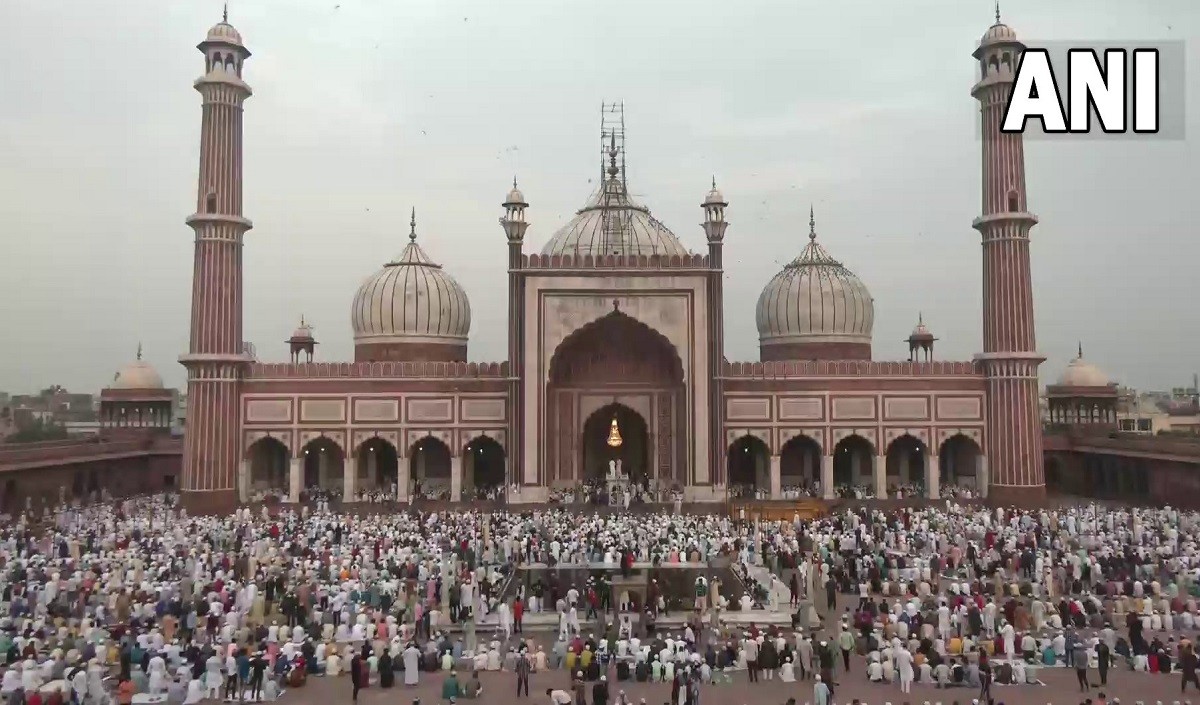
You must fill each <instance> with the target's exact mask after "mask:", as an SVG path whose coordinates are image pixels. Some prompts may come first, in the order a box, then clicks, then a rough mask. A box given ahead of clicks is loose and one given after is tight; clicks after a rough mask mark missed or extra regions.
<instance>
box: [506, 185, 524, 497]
mask: <svg viewBox="0 0 1200 705" xmlns="http://www.w3.org/2000/svg"><path fill="white" fill-rule="evenodd" d="M501 205H503V206H504V217H503V218H501V219H500V227H502V228H504V234H505V236H506V237H507V239H508V377H509V387H508V399H509V403H510V408H509V410H508V418H509V419H510V421H509V427H508V454H507V461H508V468H507V470H508V480H507V481H508V482H509V483H517V484H525V483H524V477H523V468H524V467H525V461H524V458H525V448H524V440H525V434H524V431H523V429H522V424H523V423H524V421H523V420H524V418H525V401H524V399H525V387H524V381H523V380H524V373H525V355H524V350H525V347H524V340H525V279H524V278H523V276H522V273H521V249H522V247H523V246H524V243H525V231H526V230H527V229H528V228H529V222H528V221H526V220H525V209H526V208H528V207H529V204H528V203H526V202H525V194H523V193H521V189H519V188H517V177H515V176H514V177H513V186H512V190H511V191H509V192H508V196H506V197H505V198H504V203H503V204H501Z"/></svg>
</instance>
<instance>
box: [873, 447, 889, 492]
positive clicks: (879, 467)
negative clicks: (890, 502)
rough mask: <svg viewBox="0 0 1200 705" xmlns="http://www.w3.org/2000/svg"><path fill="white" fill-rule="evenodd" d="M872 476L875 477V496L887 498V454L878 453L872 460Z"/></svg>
mask: <svg viewBox="0 0 1200 705" xmlns="http://www.w3.org/2000/svg"><path fill="white" fill-rule="evenodd" d="M871 476H872V477H873V478H874V479H875V497H876V498H877V499H886V498H887V456H886V455H876V456H875V457H874V459H873V460H872V462H871Z"/></svg>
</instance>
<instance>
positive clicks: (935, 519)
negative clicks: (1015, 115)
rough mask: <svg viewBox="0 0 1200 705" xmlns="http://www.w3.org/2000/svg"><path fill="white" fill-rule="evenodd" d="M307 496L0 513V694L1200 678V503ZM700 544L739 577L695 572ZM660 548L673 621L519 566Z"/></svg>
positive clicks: (979, 688)
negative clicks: (689, 503)
mask: <svg viewBox="0 0 1200 705" xmlns="http://www.w3.org/2000/svg"><path fill="white" fill-rule="evenodd" d="M309 499H310V503H309V504H307V505H303V506H299V507H297V506H292V505H283V506H281V507H277V508H275V509H272V510H268V509H267V508H266V507H263V508H261V509H256V510H253V511H252V510H251V509H249V508H242V509H239V510H238V511H237V512H235V513H233V514H231V515H228V516H221V517H200V516H189V515H188V514H187V513H186V512H184V511H183V510H182V509H180V508H179V507H178V506H177V502H176V498H175V497H173V496H171V495H159V496H153V497H144V498H137V499H129V500H124V501H119V502H107V503H101V504H97V505H93V506H89V507H62V508H59V509H58V510H56V511H54V512H52V513H50V514H49V515H47V516H44V517H35V516H33V515H32V514H29V513H27V514H25V515H21V516H19V517H13V518H12V520H11V521H10V522H8V523H7V524H5V525H4V526H3V527H0V567H2V573H0V593H2V594H0V610H2V612H0V614H2V616H0V654H2V656H0V660H2V661H3V668H4V673H3V676H2V679H0V698H2V699H3V700H4V701H5V702H7V703H14V704H16V703H32V704H33V705H41V703H42V702H46V704H47V705H50V703H55V702H62V701H65V700H70V701H71V702H73V703H76V704H77V705H100V703H104V702H107V701H108V700H109V699H114V700H115V702H118V703H126V702H129V699H130V698H131V697H132V695H133V694H135V693H149V694H153V695H166V696H168V697H169V698H170V699H172V700H175V701H179V702H186V703H195V702H197V701H199V700H201V699H204V698H217V697H226V698H237V699H241V698H243V697H246V698H249V699H253V700H271V699H274V698H276V697H278V696H279V694H280V693H281V692H283V691H284V690H285V689H293V688H301V687H304V685H305V683H306V681H307V679H308V678H309V677H310V676H315V675H322V676H325V677H338V676H340V675H341V674H348V676H349V679H348V680H349V681H350V682H351V684H352V685H353V688H354V690H355V695H357V690H358V689H360V688H362V687H367V686H380V687H391V686H392V685H393V684H394V683H395V680H396V677H397V674H401V675H400V678H401V680H402V681H403V682H405V683H410V684H412V683H417V682H418V680H419V679H420V677H421V675H420V674H421V673H422V672H423V671H426V672H434V671H437V672H440V673H441V675H440V676H439V677H441V678H443V679H444V681H445V682H444V685H443V694H445V693H450V692H453V693H454V694H455V697H460V696H461V697H470V696H471V695H472V694H473V695H478V694H479V693H480V692H481V688H482V685H481V684H480V683H481V682H480V681H479V677H478V675H477V674H478V673H479V672H487V671H496V670H509V671H512V672H513V673H514V674H515V675H516V677H517V679H518V684H519V683H520V680H521V678H522V674H524V675H523V678H524V680H525V683H524V688H525V691H526V692H527V691H528V679H529V674H530V673H531V672H537V671H542V670H553V669H556V668H561V669H564V670H567V671H569V672H570V673H571V674H572V683H573V685H572V692H571V693H569V694H568V695H569V697H571V699H572V702H577V697H576V696H577V695H578V694H579V692H581V691H580V689H591V690H592V692H593V694H595V693H596V692H599V691H601V690H604V691H606V689H607V687H608V684H609V683H610V682H616V683H620V682H621V681H625V680H630V681H662V682H669V683H671V684H672V686H671V688H672V690H671V693H672V695H671V697H672V702H673V703H676V704H677V705H697V703H698V699H699V698H700V697H702V696H700V692H701V690H700V689H701V688H702V687H704V686H707V685H709V684H713V683H717V684H720V683H723V682H726V681H727V680H728V679H729V678H730V674H731V673H735V672H743V671H744V672H745V673H747V674H748V677H749V678H750V680H752V681H753V680H759V679H775V678H778V679H779V680H780V681H783V682H795V681H804V680H806V679H812V680H813V682H814V684H815V685H814V686H813V698H815V699H817V700H818V701H819V700H820V697H825V698H827V700H826V702H829V700H828V698H832V696H833V694H834V691H835V690H836V688H837V687H838V682H839V679H845V678H861V679H863V680H868V681H873V682H877V683H894V684H896V686H897V687H898V688H899V690H900V692H901V693H908V692H910V689H911V688H912V686H913V684H914V683H916V684H919V685H921V686H928V687H932V688H954V687H963V688H967V689H970V690H972V691H973V692H977V693H978V697H979V698H980V699H981V700H982V699H985V698H987V697H988V696H989V694H990V687H991V684H992V683H1012V684H1028V683H1036V682H1038V681H1039V680H1040V678H1041V674H1042V673H1043V671H1044V669H1046V668H1055V667H1065V668H1073V669H1075V670H1076V672H1077V673H1081V675H1079V683H1080V687H1081V689H1085V690H1086V689H1088V688H1090V680H1091V674H1098V675H1099V682H1100V683H1101V684H1102V685H1103V684H1105V683H1107V681H1108V678H1109V677H1110V669H1122V670H1132V671H1144V672H1147V673H1159V674H1162V673H1175V674H1178V675H1180V678H1181V679H1182V680H1183V684H1184V687H1186V685H1187V683H1189V682H1191V683H1193V684H1196V685H1197V686H1198V688H1200V681H1198V680H1197V672H1196V666H1197V664H1196V655H1195V653H1194V651H1193V648H1192V643H1191V641H1190V639H1189V638H1188V637H1189V634H1190V631H1191V630H1193V629H1196V628H1197V622H1198V621H1200V615H1198V613H1197V601H1196V595H1197V594H1198V592H1200V588H1198V585H1200V544H1198V542H1197V536H1198V535H1200V514H1196V513H1189V512H1179V511H1176V510H1173V509H1170V508H1160V509H1128V508H1107V507H1102V506H1098V505H1089V506H1077V507H1073V508H1066V509H1060V510H1049V509H1046V510H1037V511H1015V510H1007V511H1006V510H1003V509H989V508H984V507H977V506H959V505H956V504H953V503H947V504H946V505H945V506H939V507H929V508H924V509H897V510H886V511H885V510H879V509H868V508H858V509H853V510H846V511H844V512H842V513H838V514H835V515H832V516H827V517H823V518H818V519H814V520H804V519H801V518H800V517H799V516H797V517H794V518H793V519H792V520H790V521H773V522H755V521H743V520H738V519H735V518H732V517H728V516H723V515H720V514H715V513H714V514H704V515H699V514H684V513H682V512H681V511H679V508H678V507H677V508H676V509H675V511H664V512H660V513H650V514H647V513H641V514H637V515H634V514H625V513H619V512H617V513H607V514H587V513H586V512H579V511H573V508H571V507H565V506H564V507H558V508H552V509H549V510H545V509H543V510H539V511H520V508H519V507H518V506H514V507H512V508H511V509H510V510H507V511H497V512H483V511H477V510H476V511H469V510H459V511H442V512H432V513H431V512H423V511H419V510H408V511H396V512H388V513H384V512H380V513H376V514H360V515H357V516H354V515H347V514H343V513H339V512H338V511H337V505H338V497H337V496H336V494H323V493H314V494H313V495H312V496H310V497H309ZM677 501H678V500H677ZM718 562H721V563H724V564H728V565H731V566H732V567H733V572H734V575H735V576H736V577H737V582H741V583H742V585H738V584H736V582H732V583H730V584H726V585H719V584H718V583H716V582H714V581H712V580H711V575H710V577H709V578H706V577H705V576H704V574H705V572H706V571H707V570H708V568H706V566H713V565H716V564H717V563H718ZM672 564H676V565H677V566H678V567H681V568H682V567H684V566H698V568H697V570H698V571H699V572H700V573H701V576H700V577H698V578H697V579H696V581H695V584H694V585H692V586H689V587H688V588H687V589H688V590H689V591H690V593H691V594H689V595H687V596H685V599H683V600H682V602H683V605H682V606H683V614H684V616H685V617H686V619H685V620H684V622H683V623H682V624H681V625H677V624H674V623H673V625H672V626H671V627H666V626H660V625H665V622H664V621H661V620H663V619H665V618H666V617H667V616H668V615H666V614H664V613H666V612H668V611H669V610H671V609H672V608H673V607H678V606H679V602H680V601H681V600H680V599H679V598H680V595H678V594H677V595H674V598H675V600H674V605H673V604H672V603H671V602H669V601H668V599H667V598H668V595H666V594H665V588H664V589H663V592H660V593H658V594H655V593H654V592H653V591H651V592H649V593H648V594H646V595H644V596H640V597H641V599H637V598H631V597H629V596H627V595H625V594H614V593H613V590H612V588H611V587H610V586H608V585H607V584H606V579H605V578H604V577H601V578H599V579H592V580H590V581H586V582H585V581H582V580H581V581H580V582H579V583H575V582H569V581H559V580H558V579H557V578H555V577H554V574H553V573H552V574H551V577H550V578H548V579H542V578H541V577H536V578H535V577H526V576H535V575H541V574H539V573H536V572H535V571H529V570H525V569H526V568H530V567H533V566H542V567H548V568H553V569H558V570H562V569H567V568H571V567H578V568H588V567H590V568H595V567H596V566H601V567H603V568H606V569H608V571H609V572H611V573H612V574H613V575H616V574H617V573H618V572H628V571H629V570H630V569H631V568H633V567H634V566H637V565H650V566H664V565H665V566H671V565H672ZM656 589H657V588H656ZM839 596H840V601H839ZM847 601H849V602H847ZM788 604H790V605H791V607H790V608H789V607H788V606H787V605H788ZM689 608H690V609H689ZM756 610H762V612H761V614H762V615H764V616H765V615H767V614H768V613H769V612H770V611H772V610H787V611H793V610H794V614H793V615H792V619H791V626H790V627H789V628H786V629H785V628H782V627H781V626H778V625H777V626H768V627H763V628H759V627H757V626H755V625H754V624H753V623H752V622H753V621H755V620H754V618H753V617H751V618H750V619H749V620H747V619H741V620H732V619H731V618H729V615H730V614H731V613H732V612H734V611H741V612H751V613H755V611H756ZM538 613H549V614H553V615H556V617H557V619H556V620H555V621H554V622H553V626H551V627H549V632H548V636H547V638H546V639H545V640H542V641H539V640H538V639H537V638H536V637H531V636H529V635H528V633H527V630H526V629H523V623H524V622H525V621H526V620H527V617H528V615H530V614H538ZM460 672H461V673H463V674H464V675H465V674H468V673H471V674H474V675H472V676H470V677H465V678H463V679H462V680H461V681H460V679H459V677H458V674H459V673H460ZM476 686H479V687H478V688H477V687H476ZM564 692H565V691H564ZM43 697H44V698H45V701H43V700H42V698H43ZM554 697H557V696H554ZM605 697H606V698H607V695H606V696H605ZM55 699H57V701H56V700H55ZM805 699H807V697H806V698H805ZM605 702H606V701H605Z"/></svg>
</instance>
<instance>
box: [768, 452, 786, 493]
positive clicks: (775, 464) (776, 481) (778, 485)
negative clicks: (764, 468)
mask: <svg viewBox="0 0 1200 705" xmlns="http://www.w3.org/2000/svg"><path fill="white" fill-rule="evenodd" d="M771 499H783V478H782V477H781V470H780V468H779V456H778V455H772V456H771Z"/></svg>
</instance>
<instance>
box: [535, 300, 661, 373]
mask: <svg viewBox="0 0 1200 705" xmlns="http://www.w3.org/2000/svg"><path fill="white" fill-rule="evenodd" d="M613 365H624V366H626V367H631V369H629V370H625V371H623V374H624V375H625V379H626V380H628V379H629V378H630V376H631V375H632V376H634V377H641V376H646V377H647V378H648V379H652V380H653V381H655V382H657V383H658V384H670V385H676V384H678V385H682V384H683V381H684V374H683V361H682V360H681V359H680V357H679V350H678V349H677V348H676V347H675V345H674V344H672V343H671V341H670V340H669V339H667V337H666V336H664V335H663V334H662V333H660V332H658V331H657V330H655V329H654V328H652V327H650V326H648V325H646V324H645V323H643V322H642V321H640V320H638V319H636V318H634V317H633V316H630V315H628V314H625V313H623V312H622V311H620V310H617V309H614V310H613V311H611V312H609V313H607V314H605V315H603V316H600V317H599V318H596V319H594V320H592V321H589V322H588V323H585V324H584V325H582V326H580V327H579V328H577V329H575V330H574V331H572V332H571V333H570V334H569V335H567V336H566V337H565V338H563V340H562V342H560V343H559V344H558V345H557V346H556V347H555V348H554V353H553V354H552V355H551V357H550V366H549V380H550V383H551V384H555V385H559V386H567V385H572V384H575V383H578V382H580V381H582V379H581V378H588V377H591V376H592V375H594V374H595V373H596V372H602V371H605V369H604V368H608V369H609V370H611V368H612V366H613ZM589 373H591V374H589ZM589 381H590V380H589Z"/></svg>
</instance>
